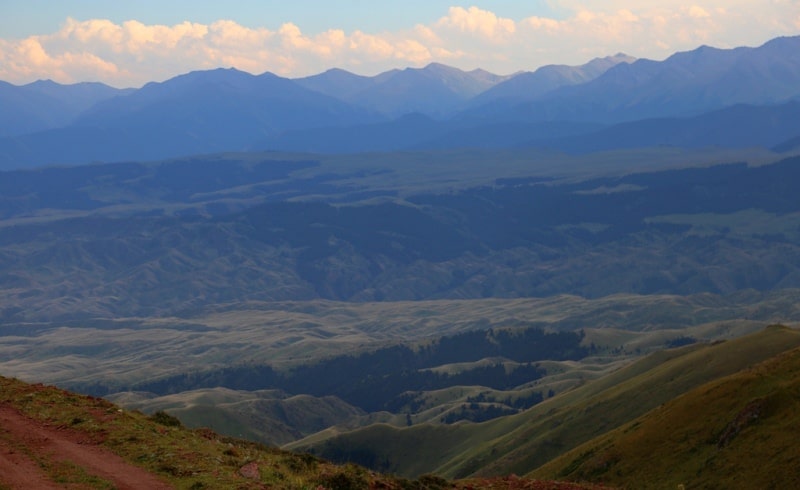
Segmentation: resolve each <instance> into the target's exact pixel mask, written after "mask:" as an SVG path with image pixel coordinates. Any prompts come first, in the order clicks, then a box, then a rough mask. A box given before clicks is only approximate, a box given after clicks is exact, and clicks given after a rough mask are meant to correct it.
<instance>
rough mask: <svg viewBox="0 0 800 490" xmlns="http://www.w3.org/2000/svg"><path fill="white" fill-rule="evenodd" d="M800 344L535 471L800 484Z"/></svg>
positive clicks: (632, 482)
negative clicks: (799, 447)
mask: <svg viewBox="0 0 800 490" xmlns="http://www.w3.org/2000/svg"><path fill="white" fill-rule="evenodd" d="M799 390H800V349H796V348H795V349H792V350H790V351H789V352H786V353H783V354H781V355H778V356H776V357H773V358H770V359H768V360H766V361H764V362H762V363H760V364H758V365H756V366H753V367H751V368H748V369H745V370H743V371H740V372H737V373H735V374H732V375H730V376H727V377H725V378H722V379H719V380H715V381H712V382H710V383H708V384H705V385H703V386H700V387H698V388H696V389H694V390H692V391H690V392H688V393H686V394H685V395H683V396H680V397H678V398H676V399H674V400H672V401H670V402H668V403H666V404H664V405H663V406H660V407H658V408H656V409H654V410H653V411H651V412H649V413H647V414H645V415H643V416H642V417H639V418H637V419H636V420H634V421H631V422H630V423H628V424H625V425H624V426H622V427H620V428H618V429H616V430H613V431H611V432H609V433H607V434H605V435H603V436H600V437H598V438H597V439H594V440H592V441H590V442H588V443H586V444H584V445H581V446H580V447H577V448H575V449H574V450H572V451H570V452H569V453H567V454H565V455H563V456H561V457H560V458H558V459H556V460H555V461H552V462H551V463H548V464H547V465H544V466H543V467H541V468H539V469H537V470H536V471H534V472H533V473H532V474H533V475H537V476H542V475H559V477H561V478H564V477H568V478H572V479H579V480H584V481H585V480H590V481H591V480H593V481H602V482H606V483H610V484H612V485H619V486H621V487H626V488H676V486H678V485H685V486H686V487H687V488H712V487H714V488H795V487H797V485H798V484H800V469H798V468H800V467H799V466H798V465H797V449H796V442H797V427H798V426H799V425H800V399H798V397H797V393H798V391H799Z"/></svg>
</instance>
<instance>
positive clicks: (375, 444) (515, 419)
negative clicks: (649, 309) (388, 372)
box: [288, 326, 800, 484]
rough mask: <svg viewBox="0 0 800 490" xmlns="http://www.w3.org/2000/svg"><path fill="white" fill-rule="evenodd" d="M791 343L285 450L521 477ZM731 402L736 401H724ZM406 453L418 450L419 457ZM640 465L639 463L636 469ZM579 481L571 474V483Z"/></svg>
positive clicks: (781, 336) (659, 364)
mask: <svg viewBox="0 0 800 490" xmlns="http://www.w3.org/2000/svg"><path fill="white" fill-rule="evenodd" d="M798 346H800V334H798V332H797V331H796V330H791V329H788V328H785V327H777V326H776V327H770V328H768V329H766V330H764V331H762V332H760V333H756V334H753V335H750V336H746V337H742V338H739V339H735V340H730V341H727V342H723V343H714V344H706V345H692V346H689V347H683V348H680V349H675V350H668V351H663V352H660V353H657V354H653V355H651V356H649V357H646V358H644V359H642V360H640V361H638V362H636V363H633V364H632V365H630V366H628V367H626V368H623V369H621V370H619V371H617V372H614V373H612V374H609V375H608V376H605V377H602V378H600V379H598V380H594V381H591V382H587V383H586V384H584V385H583V386H580V387H578V388H575V389H573V390H571V391H568V392H566V393H564V394H561V395H559V396H556V397H554V398H552V399H549V400H546V401H544V402H542V403H540V404H538V405H536V406H534V407H533V408H531V409H529V410H526V411H524V412H522V413H520V414H517V415H510V416H508V417H502V418H499V419H495V420H491V421H489V422H485V423H482V424H469V423H465V424H458V425H454V426H427V425H420V426H412V427H409V428H396V427H391V426H388V425H375V426H371V427H366V428H363V429H359V430H356V431H352V432H347V433H338V432H337V431H335V430H330V431H326V432H323V433H320V434H318V435H315V436H312V437H309V438H307V439H305V440H301V441H299V442H297V443H293V444H290V445H289V446H288V447H291V448H293V449H301V450H304V451H312V452H314V453H316V454H318V455H321V456H323V457H326V458H330V459H333V460H337V459H338V460H350V461H361V462H362V463H366V464H372V465H374V466H378V467H380V468H382V469H384V470H385V471H391V472H396V473H398V474H404V475H414V474H422V473H428V472H436V473H439V474H445V475H450V476H460V477H464V476H468V475H498V474H509V473H516V474H524V473H528V472H531V471H533V470H535V469H536V468H538V467H539V466H541V465H544V464H545V463H547V462H548V461H550V460H551V459H553V458H556V457H558V456H560V455H561V454H564V453H566V452H568V451H570V450H572V449H573V448H576V447H578V446H579V445H581V444H583V443H585V442H588V441H589V440H591V439H592V438H594V437H597V436H601V435H603V434H604V433H606V432H608V431H611V430H614V429H616V428H617V427H620V426H622V425H624V424H627V423H629V422H631V421H633V420H634V419H636V418H637V417H639V416H641V415H644V414H645V413H647V412H648V411H649V410H651V409H655V408H656V407H658V406H659V405H661V404H663V403H666V402H669V401H670V400H672V399H674V398H676V397H679V396H681V395H683V394H684V393H687V392H689V391H691V390H693V389H695V388H697V387H699V386H701V385H703V384H705V383H707V382H711V381H714V380H716V379H718V378H721V377H724V376H728V375H731V374H735V373H737V372H739V371H741V370H743V369H747V368H749V367H751V366H754V365H755V364H757V363H759V362H762V361H765V360H767V359H769V358H771V357H772V356H776V355H778V354H780V353H783V352H786V351H788V350H791V349H793V348H796V347H798ZM731 403H736V402H735V401H734V400H733V399H732V400H731ZM723 420H726V421H727V420H728V419H723ZM409 448H424V452H423V453H419V452H414V451H410V450H409ZM645 454H646V452H645ZM647 468H648V466H647V465H644V464H643V465H642V466H641V467H640V471H644V472H646V471H647ZM562 476H563V475H562ZM587 476H589V475H588V474H576V475H575V478H578V479H580V478H584V477H587ZM616 483H623V482H621V481H619V482H615V484H616ZM678 483H680V482H678Z"/></svg>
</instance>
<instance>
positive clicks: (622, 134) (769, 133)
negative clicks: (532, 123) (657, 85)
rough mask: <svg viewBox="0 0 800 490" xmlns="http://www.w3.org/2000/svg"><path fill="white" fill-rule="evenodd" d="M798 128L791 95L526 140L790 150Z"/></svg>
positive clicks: (591, 146) (798, 112)
mask: <svg viewBox="0 0 800 490" xmlns="http://www.w3.org/2000/svg"><path fill="white" fill-rule="evenodd" d="M542 124H543V123H542ZM797 128H800V101H794V100H793V101H790V102H787V103H784V104H779V105H774V106H753V105H736V106H732V107H727V108H724V109H720V110H717V111H712V112H709V113H706V114H702V115H699V116H694V117H682V118H678V117H675V118H658V119H642V120H638V121H633V122H627V123H620V124H615V125H613V126H609V127H605V128H602V129H599V130H597V131H594V132H589V133H584V134H578V135H575V136H572V135H570V136H566V137H562V138H549V139H548V138H541V139H536V140H532V139H529V140H528V142H527V144H528V145H533V146H544V147H547V148H557V149H559V150H562V151H565V152H574V153H591V152H596V151H607V150H613V149H618V148H645V147H656V146H674V147H680V148H703V147H713V146H717V147H724V148H747V147H756V146H760V147H763V148H772V147H775V149H776V150H781V149H783V150H785V151H788V150H789V149H791V145H792V140H791V139H790V138H791V137H792V136H794V135H795V134H796V133H797Z"/></svg>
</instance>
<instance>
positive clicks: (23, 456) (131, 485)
mask: <svg viewBox="0 0 800 490" xmlns="http://www.w3.org/2000/svg"><path fill="white" fill-rule="evenodd" d="M42 462H43V463H45V465H48V466H49V463H56V464H57V463H70V464H74V465H76V466H78V467H80V468H82V469H83V471H84V472H85V473H86V474H89V475H92V476H95V477H98V478H101V479H103V480H105V481H108V482H110V483H112V484H113V485H114V486H115V487H116V488H118V489H119V490H137V489H148V490H150V489H153V490H162V489H170V488H172V487H171V486H170V485H169V484H167V483H165V482H163V481H162V480H160V479H159V478H158V477H156V476H155V475H153V474H151V473H148V472H147V471H145V470H144V469H142V468H139V467H137V466H133V465H131V464H130V463H127V462H126V461H125V460H123V459H122V458H121V457H119V456H117V455H116V454H114V453H112V452H111V451H109V450H108V449H106V448H104V447H102V446H100V445H99V444H98V443H97V442H96V441H92V440H89V439H88V438H87V436H86V435H82V434H81V433H79V432H76V431H73V430H69V429H60V428H55V427H49V426H47V425H44V424H42V423H40V422H37V421H35V420H31V419H29V418H27V417H25V416H24V415H22V414H20V413H19V412H18V411H17V410H16V409H14V408H12V407H9V406H7V405H4V404H0V488H12V489H17V488H19V489H26V490H27V489H57V488H65V487H66V488H76V489H77V488H82V486H81V485H80V484H66V485H65V484H63V483H58V482H55V481H53V479H52V478H51V476H49V475H48V474H47V473H46V471H45V470H44V469H42V465H41V464H40V463H42Z"/></svg>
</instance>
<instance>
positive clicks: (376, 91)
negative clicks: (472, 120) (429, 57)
mask: <svg viewBox="0 0 800 490" xmlns="http://www.w3.org/2000/svg"><path fill="white" fill-rule="evenodd" d="M503 79H504V77H501V76H498V75H493V74H491V73H488V72H486V71H483V70H474V71H470V72H465V71H462V70H459V69H457V68H452V67H449V66H446V65H442V64H439V63H431V64H430V65H428V66H426V67H424V68H406V69H404V70H396V71H394V72H390V73H388V74H387V75H386V76H384V77H383V79H382V80H381V81H380V82H379V83H374V84H372V85H371V86H369V87H367V88H365V89H364V90H361V91H359V92H357V93H354V94H352V95H350V96H349V97H348V99H347V100H348V101H350V102H352V103H354V104H358V105H360V106H362V107H365V108H370V109H372V110H377V111H378V112H380V113H382V114H386V115H388V116H391V117H398V116H402V115H404V114H408V113H413V112H419V113H423V114H426V115H428V116H432V117H443V116H448V115H450V114H451V113H452V112H453V111H455V110H457V109H460V108H461V106H462V105H463V104H464V103H465V102H466V101H467V100H468V99H470V98H471V97H474V96H475V95H477V94H479V93H481V92H483V91H485V90H487V89H488V88H490V87H492V86H493V85H495V84H496V83H499V82H500V81H502V80H503Z"/></svg>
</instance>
